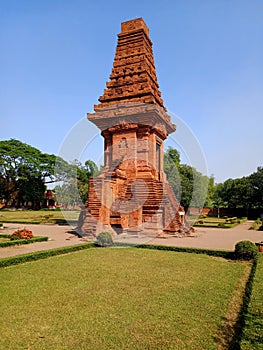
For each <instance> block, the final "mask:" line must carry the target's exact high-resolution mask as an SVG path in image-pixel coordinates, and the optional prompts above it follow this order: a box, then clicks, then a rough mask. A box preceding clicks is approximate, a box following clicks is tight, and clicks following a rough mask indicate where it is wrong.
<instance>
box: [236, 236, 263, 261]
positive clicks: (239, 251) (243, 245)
mask: <svg viewBox="0 0 263 350" xmlns="http://www.w3.org/2000/svg"><path fill="white" fill-rule="evenodd" d="M235 256H236V259H238V260H251V259H256V258H257V256H258V249H257V247H256V245H255V244H254V243H252V242H250V241H240V242H238V243H237V244H236V245H235Z"/></svg>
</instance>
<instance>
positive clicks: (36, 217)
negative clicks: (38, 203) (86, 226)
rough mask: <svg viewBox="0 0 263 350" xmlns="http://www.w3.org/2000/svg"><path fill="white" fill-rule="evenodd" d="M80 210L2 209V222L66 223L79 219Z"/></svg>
mask: <svg viewBox="0 0 263 350" xmlns="http://www.w3.org/2000/svg"><path fill="white" fill-rule="evenodd" d="M78 217H79V211H77V210H72V211H60V210H46V211H45V210H0V222H3V223H4V222H18V223H19V222H23V223H28V224H29V223H39V224H41V223H53V224H56V223H66V222H67V220H68V221H73V222H74V221H75V222H76V221H77V220H78Z"/></svg>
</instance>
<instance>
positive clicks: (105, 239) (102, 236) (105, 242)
mask: <svg viewBox="0 0 263 350" xmlns="http://www.w3.org/2000/svg"><path fill="white" fill-rule="evenodd" d="M95 245H97V246H99V247H110V246H112V245H113V240H112V237H111V234H110V233H109V232H101V233H99V234H98V236H97V239H96V241H95Z"/></svg>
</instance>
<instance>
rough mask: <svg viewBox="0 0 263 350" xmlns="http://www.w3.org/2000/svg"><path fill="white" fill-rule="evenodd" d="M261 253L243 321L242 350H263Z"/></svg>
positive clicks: (262, 270) (262, 271) (262, 260)
mask: <svg viewBox="0 0 263 350" xmlns="http://www.w3.org/2000/svg"><path fill="white" fill-rule="evenodd" d="M262 276H263V253H260V254H259V257H258V264H257V269H256V273H255V277H254V283H253V288H252V295H251V299H250V304H249V307H248V314H247V315H246V319H245V323H246V324H245V330H244V334H243V339H242V342H241V349H242V350H250V349H258V350H259V349H261V350H262V349H263V305H262V304H263V279H262Z"/></svg>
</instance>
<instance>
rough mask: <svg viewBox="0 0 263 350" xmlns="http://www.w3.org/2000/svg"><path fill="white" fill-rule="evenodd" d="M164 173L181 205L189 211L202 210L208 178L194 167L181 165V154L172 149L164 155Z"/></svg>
mask: <svg viewBox="0 0 263 350" xmlns="http://www.w3.org/2000/svg"><path fill="white" fill-rule="evenodd" d="M164 171H165V173H166V175H167V179H168V181H169V183H170V185H171V187H172V189H173V191H174V193H175V195H176V197H177V198H178V200H179V201H180V203H181V204H182V205H183V206H184V208H185V210H186V211H187V210H188V208H189V206H190V205H191V206H193V207H198V208H202V207H203V204H204V201H205V198H206V194H207V185H208V181H209V179H208V177H207V176H204V175H202V174H201V173H200V172H198V171H197V170H196V169H195V168H194V167H192V166H190V165H186V164H181V163H180V154H179V152H178V151H177V150H175V149H172V148H171V147H169V148H168V150H167V151H166V152H165V154H164Z"/></svg>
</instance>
